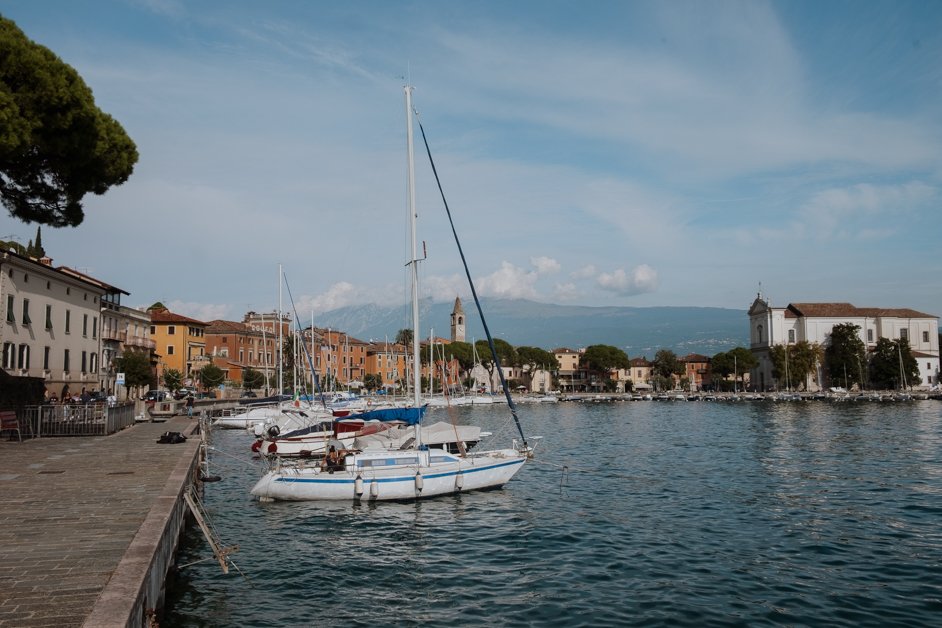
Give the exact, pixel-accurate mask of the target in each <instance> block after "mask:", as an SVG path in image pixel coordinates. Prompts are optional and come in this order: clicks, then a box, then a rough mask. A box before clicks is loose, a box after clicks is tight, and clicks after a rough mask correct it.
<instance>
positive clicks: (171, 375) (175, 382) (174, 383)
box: [163, 369, 183, 392]
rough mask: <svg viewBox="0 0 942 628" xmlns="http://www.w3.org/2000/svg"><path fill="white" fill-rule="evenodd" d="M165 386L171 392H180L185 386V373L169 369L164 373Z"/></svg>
mask: <svg viewBox="0 0 942 628" xmlns="http://www.w3.org/2000/svg"><path fill="white" fill-rule="evenodd" d="M163 379H164V386H166V387H167V390H169V391H171V392H172V391H175V390H178V389H179V388H181V387H182V386H183V373H181V372H180V371H178V370H177V369H167V370H166V371H164V377H163Z"/></svg>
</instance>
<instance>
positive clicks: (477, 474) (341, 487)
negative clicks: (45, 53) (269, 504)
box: [252, 449, 527, 501]
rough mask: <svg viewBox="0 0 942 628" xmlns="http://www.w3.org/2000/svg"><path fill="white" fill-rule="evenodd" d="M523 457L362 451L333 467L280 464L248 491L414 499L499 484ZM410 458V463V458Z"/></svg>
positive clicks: (294, 496) (294, 497)
mask: <svg viewBox="0 0 942 628" xmlns="http://www.w3.org/2000/svg"><path fill="white" fill-rule="evenodd" d="M526 460H527V455H526V453H523V452H519V451H517V450H515V449H502V450H496V451H488V452H481V453H477V454H471V455H469V456H467V457H465V458H462V457H459V456H457V455H452V454H448V453H445V452H444V451H442V450H438V449H431V450H426V451H408V452H363V453H357V454H353V455H350V456H347V459H346V464H345V468H344V469H342V470H336V471H334V472H333V473H331V472H329V471H326V470H324V469H322V468H320V467H319V466H316V465H306V464H303V463H300V464H292V465H282V466H280V467H278V468H276V469H274V470H272V471H269V472H268V473H266V474H265V476H263V477H262V478H261V479H260V480H259V481H258V483H257V484H256V485H255V487H254V488H253V489H252V494H253V495H255V496H256V497H258V498H260V499H261V500H265V501H271V500H285V501H305V500H348V501H356V500H373V501H385V500H413V499H423V498H426V497H435V496H438V495H452V494H455V493H461V492H467V491H475V490H482V489H489V488H499V487H501V486H503V485H504V484H506V483H507V482H509V481H510V479H511V478H512V477H513V476H514V475H515V474H516V473H517V471H519V470H520V469H521V468H522V467H523V464H524V463H525V462H526ZM410 462H411V464H409V463H410Z"/></svg>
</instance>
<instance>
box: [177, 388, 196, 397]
mask: <svg viewBox="0 0 942 628" xmlns="http://www.w3.org/2000/svg"><path fill="white" fill-rule="evenodd" d="M190 395H193V396H194V397H195V396H196V390H194V389H192V388H179V389H177V392H175V393H173V398H174V399H186V398H187V397H189V396H190Z"/></svg>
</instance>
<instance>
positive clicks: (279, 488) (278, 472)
mask: <svg viewBox="0 0 942 628" xmlns="http://www.w3.org/2000/svg"><path fill="white" fill-rule="evenodd" d="M412 89H413V88H412V86H409V85H407V86H405V87H404V88H403V91H404V93H405V101H406V135H407V153H408V197H409V214H410V226H411V243H412V259H411V262H410V265H411V273H412V329H413V334H412V343H413V347H412V357H413V361H412V364H413V365H414V367H413V369H412V376H413V386H412V392H413V407H414V408H422V409H424V408H425V407H426V406H424V405H423V404H422V400H421V397H420V395H421V387H420V383H421V380H420V374H419V368H418V365H419V364H420V361H419V334H418V330H419V320H418V319H419V308H418V271H417V266H418V261H419V260H418V258H417V247H416V228H415V218H416V211H415V164H414V150H413V130H412V116H413V108H412ZM433 168H434V164H433ZM446 210H447V204H446ZM449 217H450V213H449ZM458 246H459V251H460V250H461V249H460V243H459V245H458ZM463 257H464V255H463V254H462V259H463ZM466 272H467V270H466ZM468 279H469V281H470V274H468ZM471 289H472V292H473V291H474V286H473V284H472V286H471ZM475 301H476V302H477V296H476V294H475ZM482 322H483V319H482ZM485 329H486V324H485ZM495 360H496V358H495ZM504 388H505V393H506V392H507V391H506V385H505V386H504ZM506 396H507V401H508V403H509V404H510V407H511V411H514V408H513V402H512V400H511V398H510V395H509V393H507V394H506ZM422 414H423V413H422V412H418V413H415V415H414V419H407V420H406V421H405V422H406V423H407V424H410V425H411V426H412V435H411V436H410V437H409V438H408V439H407V440H406V441H405V442H403V443H402V444H398V442H397V445H398V447H397V448H395V449H392V448H390V447H389V445H388V444H384V443H383V440H382V439H373V440H370V439H363V440H362V441H361V440H359V439H358V440H356V441H354V444H353V447H352V448H350V449H345V450H343V451H341V452H340V462H339V463H334V464H331V465H327V464H326V459H325V460H324V461H315V460H306V459H299V460H287V459H282V458H277V459H276V461H275V463H274V465H275V466H274V467H273V468H272V469H271V470H269V471H268V472H267V473H265V475H264V476H263V477H262V478H261V479H260V480H259V481H258V482H257V483H256V485H255V486H254V487H253V488H252V491H251V492H252V494H253V495H255V496H256V497H258V498H259V500H262V501H273V500H288V501H290V500H295V501H297V500H354V501H358V500H361V499H368V500H371V501H376V500H413V499H421V498H427V497H434V496H438V495H450V494H455V493H460V492H463V491H473V490H480V489H490V488H499V487H501V486H503V485H504V484H506V483H507V482H508V481H510V479H511V478H513V476H514V475H515V474H516V473H517V472H518V471H519V470H520V469H521V468H522V467H523V465H524V463H525V462H526V461H527V460H528V458H529V457H530V456H531V455H532V448H531V447H530V446H529V445H528V444H527V443H526V441H525V439H523V431H522V429H520V427H519V421H518V420H517V417H516V413H515V411H514V419H515V421H517V426H518V429H520V435H521V439H522V441H521V442H519V443H518V442H517V441H516V439H515V440H514V441H513V443H512V446H511V447H509V448H506V449H496V450H491V451H481V452H474V451H468V450H467V448H466V447H465V446H464V444H463V443H459V447H458V448H457V451H455V450H454V449H452V448H451V447H443V446H441V445H439V444H438V443H437V442H432V443H425V442H423V440H422V437H423V430H422V428H421V426H420V421H421V415H422ZM454 429H455V430H456V432H457V431H458V430H459V429H461V428H457V427H454Z"/></svg>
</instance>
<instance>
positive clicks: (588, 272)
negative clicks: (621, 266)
mask: <svg viewBox="0 0 942 628" xmlns="http://www.w3.org/2000/svg"><path fill="white" fill-rule="evenodd" d="M598 272H599V271H598V269H597V268H596V267H595V266H594V265H592V264H587V265H585V266H583V267H582V268H580V269H579V270H575V271H573V272H571V273H569V276H570V277H572V278H573V279H588V278H589V277H595V276H596V275H597V274H598Z"/></svg>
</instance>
